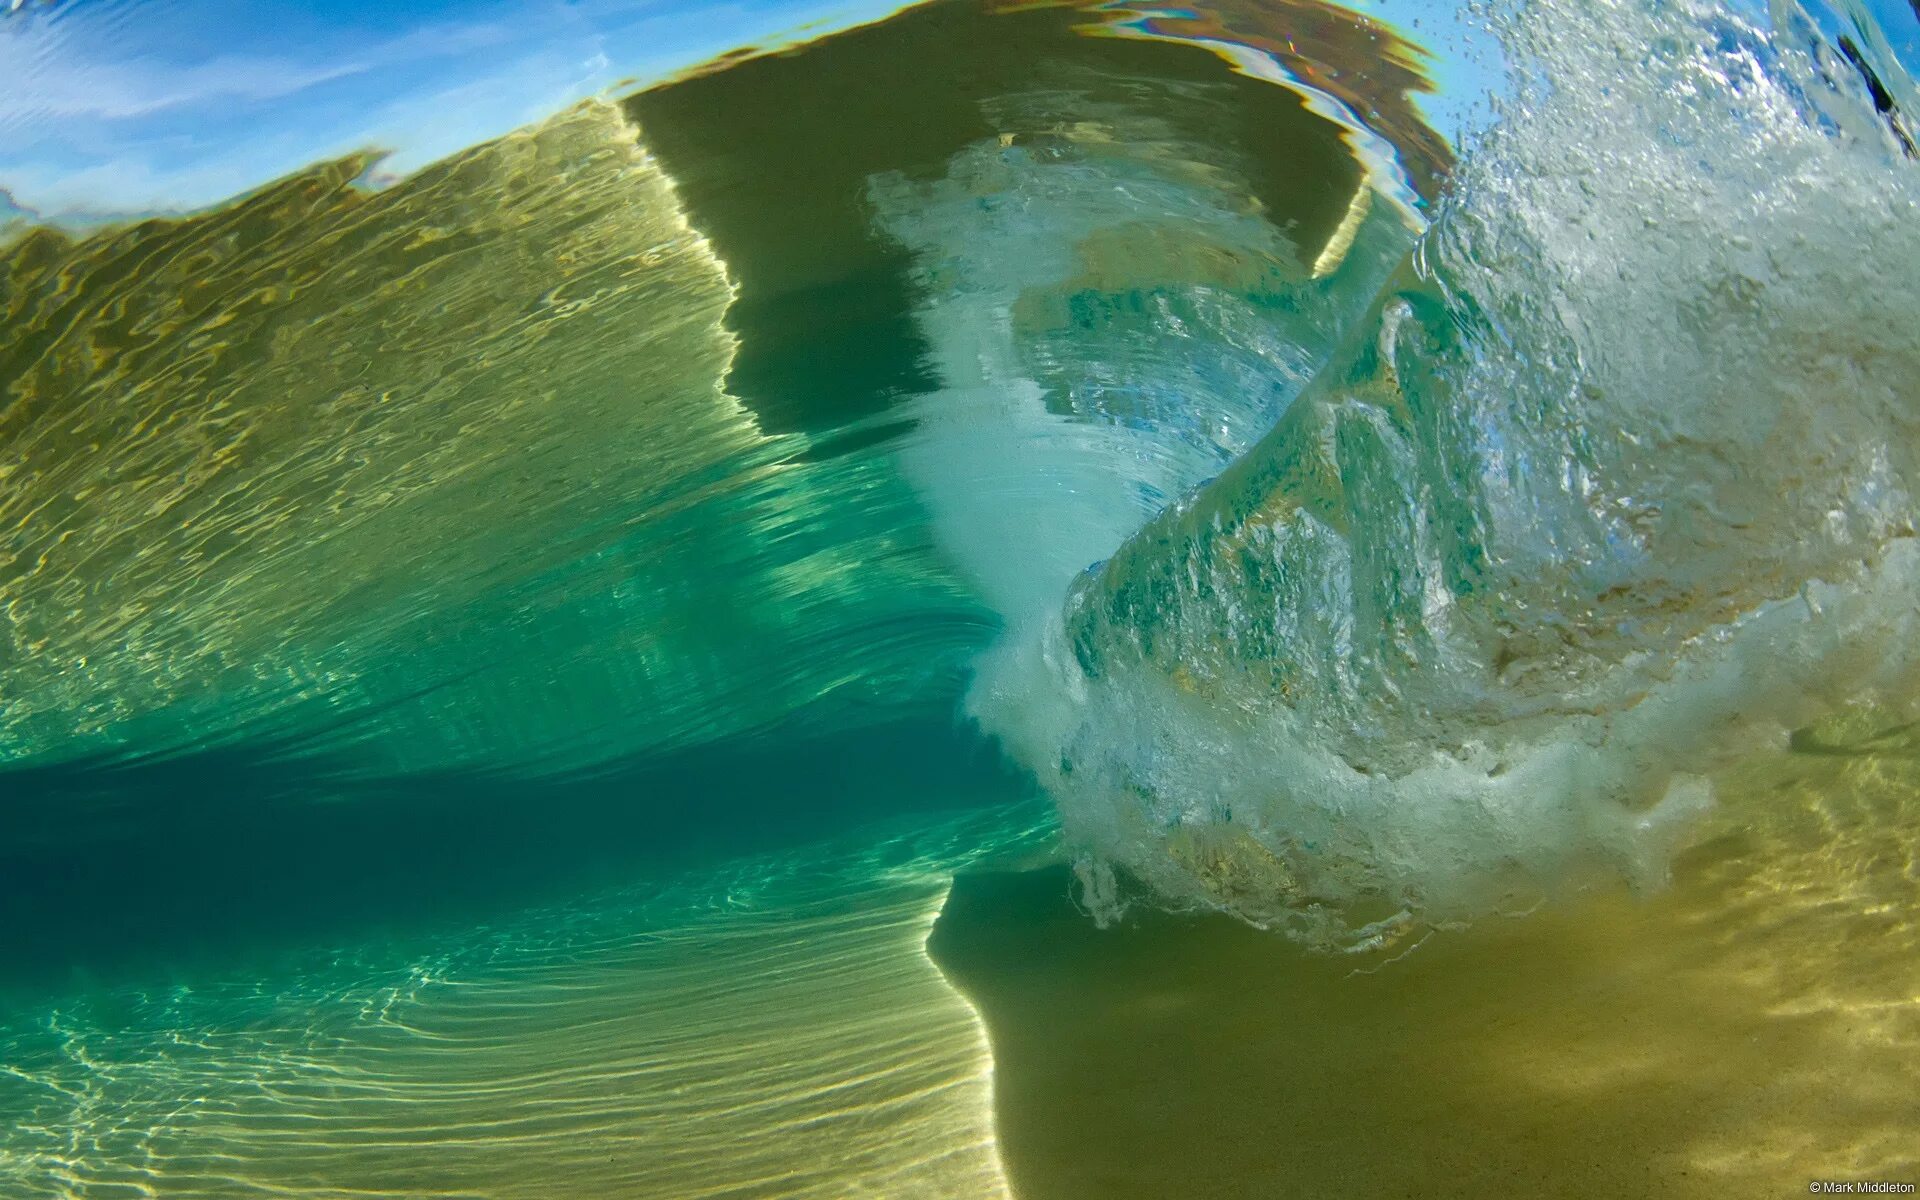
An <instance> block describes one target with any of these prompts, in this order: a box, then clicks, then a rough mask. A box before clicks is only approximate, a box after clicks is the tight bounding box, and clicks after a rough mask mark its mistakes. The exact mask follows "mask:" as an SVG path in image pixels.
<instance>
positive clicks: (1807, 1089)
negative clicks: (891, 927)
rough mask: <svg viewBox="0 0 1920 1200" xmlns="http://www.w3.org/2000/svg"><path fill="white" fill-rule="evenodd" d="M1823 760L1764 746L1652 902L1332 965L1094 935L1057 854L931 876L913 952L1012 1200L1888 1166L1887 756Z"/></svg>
mask: <svg viewBox="0 0 1920 1200" xmlns="http://www.w3.org/2000/svg"><path fill="white" fill-rule="evenodd" d="M1835 762H1836V760H1832V759H1828V760H1825V761H1815V760H1813V759H1809V758H1799V757H1798V756H1796V762H1795V764H1794V771H1795V774H1794V777H1793V778H1791V779H1789V780H1788V781H1787V782H1785V783H1777V784H1770V785H1768V787H1767V789H1766V790H1767V791H1769V792H1771V793H1772V794H1771V795H1764V796H1763V795H1759V794H1758V790H1757V789H1756V792H1755V793H1754V794H1752V796H1751V798H1752V799H1753V800H1755V801H1763V802H1764V803H1765V804H1766V805H1768V806H1769V807H1768V809H1767V810H1766V811H1765V812H1764V813H1759V812H1756V811H1755V810H1754V809H1752V808H1750V807H1749V808H1747V809H1745V810H1744V811H1737V812H1735V813H1734V814H1733V815H1732V817H1731V818H1730V819H1729V820H1728V821H1727V823H1726V825H1725V826H1724V827H1723V828H1722V829H1720V830H1719V831H1718V833H1717V836H1714V837H1712V838H1710V839H1709V840H1708V841H1706V842H1705V843H1704V844H1702V845H1700V846H1699V847H1697V848H1696V849H1695V850H1694V851H1693V852H1692V853H1690V854H1689V855H1688V856H1687V857H1686V859H1684V860H1683V861H1682V863H1681V864H1679V867H1678V872H1677V878H1676V882H1675V885H1674V887H1673V888H1672V889H1671V890H1669V891H1667V892H1664V893H1662V894H1660V895H1657V896H1654V897H1651V898H1646V899H1634V898H1631V897H1627V896H1621V895H1603V896H1590V897H1584V898H1581V899H1578V900H1576V901H1572V902H1569V903H1565V904H1562V905H1558V906H1553V907H1550V908H1548V909H1545V910H1542V911H1539V912H1535V913H1533V914H1531V915H1529V916H1526V917H1523V918H1517V919H1500V920H1490V921H1487V922H1483V923H1482V924H1481V925H1479V926H1477V927H1475V928H1472V929H1470V930H1466V931H1463V932H1454V933H1441V934H1436V935H1435V936H1433V937H1432V938H1430V939H1429V940H1428V941H1427V942H1426V943H1425V944H1423V945H1421V946H1420V947H1419V949H1418V950H1417V951H1415V952H1413V953H1411V954H1409V955H1407V956H1406V957H1404V958H1401V959H1399V960H1398V961H1394V962H1391V963H1386V964H1359V965H1360V967H1361V969H1360V970H1356V960H1355V959H1353V958H1350V957H1344V956H1327V955H1320V954H1314V953H1310V952H1306V951H1303V950H1301V949H1299V948H1297V947H1295V946H1293V945H1291V944H1289V943H1287V942H1285V941H1282V940H1281V939H1279V938H1277V937H1274V936H1270V935H1267V934H1263V933H1261V932H1259V931H1256V930H1254V929H1252V928H1250V927H1247V926H1245V925H1242V924H1240V923H1238V922H1235V921H1231V920H1228V919H1225V918H1218V917H1199V916H1169V915H1164V914H1158V915H1136V916H1134V917H1132V918H1130V919H1129V920H1128V921H1127V922H1126V923H1125V925H1124V927H1121V928H1113V929H1108V930H1101V929H1097V928H1095V927H1094V925H1093V923H1092V922H1091V921H1090V920H1089V919H1088V918H1087V917H1086V916H1085V915H1084V914H1082V913H1081V912H1080V911H1078V910H1077V908H1076V907H1075V905H1074V904H1073V902H1072V901H1071V899H1070V898H1069V887H1070V881H1069V875H1068V872H1067V870H1066V868H1064V867H1056V868H1051V869H1047V870H1042V871H1035V872H1027V873H1000V874H979V875H972V876H963V877H961V878H960V879H959V880H957V881H956V883H955V886H954V888H953V891H952V893H951V895H950V897H949V899H948V903H947V906H946V909H945V911H944V912H943V913H942V914H941V916H940V919H939V921H938V923H937V924H936V926H935V928H934V931H933V934H932V936H931V939H930V941H929V950H930V953H931V954H932V956H933V958H934V960H935V962H936V963H937V964H938V965H939V967H940V968H941V970H942V971H943V972H944V973H945V974H946V975H947V977H948V979H949V980H950V981H952V982H953V983H954V984H955V985H956V986H958V987H959V988H960V989H961V990H962V991H963V992H964V993H965V994H966V995H967V996H968V997H969V998H971V999H972V1001H973V1002H974V1004H975V1006H976V1007H977V1009H978V1010H979V1011H980V1013H981V1014H982V1017H983V1019H984V1020H985V1022H986V1024H987V1026H988V1032H989V1037H990V1040H991V1043H992V1046H993V1052H994V1060H995V1092H996V1107H997V1112H998V1126H999V1134H1000V1141H1001V1146H1002V1152H1003V1155H1004V1157H1005V1160H1006V1165H1007V1169H1008V1174H1009V1177H1010V1179H1011V1180H1012V1183H1013V1186H1014V1190H1015V1192H1016V1194H1017V1195H1019V1196H1020V1197H1022V1200H1081V1198H1084V1197H1088V1196H1101V1197H1107V1198H1111V1200H1126V1198H1129V1197H1141V1198H1145V1197H1155V1198H1160V1197H1167V1196H1180V1197H1190V1198H1195V1200H1199V1198H1208V1197H1246V1198H1253V1197H1260V1198H1266V1197H1274V1196H1286V1195H1320V1194H1352V1195H1368V1196H1384V1195H1391V1196H1400V1195H1409V1196H1411V1195H1420V1196H1440V1195H1460V1196H1467V1195H1479V1196H1484V1195H1490V1194H1528V1195H1568V1196H1589V1195H1622V1196H1651V1195H1660V1196H1691V1195H1698V1196H1708V1195H1786V1194H1790V1193H1798V1194H1803V1193H1804V1192H1805V1190H1806V1187H1807V1183H1808V1181H1809V1180H1810V1179H1816V1178H1850V1179H1860V1178H1867V1179H1890V1180H1912V1179H1915V1178H1916V1175H1920V1157H1917V1156H1916V1153H1915V1148H1916V1146H1920V1138H1916V1136H1915V1134H1916V1131H1920V1098H1916V1096H1915V1094H1914V1091H1913V1088H1912V1075H1911V1070H1912V1064H1913V1062H1914V1061H1916V1058H1915V1055H1916V1054H1917V1053H1920V1004H1916V1002H1915V1000H1914V997H1915V996H1916V995H1920V954H1916V951H1917V950H1920V934H1916V924H1915V921H1914V915H1913V914H1914V913H1915V912H1916V911H1920V905H1916V903H1915V901H1916V896H1915V887H1916V885H1917V884H1920V873H1917V872H1916V871H1915V869H1914V864H1915V861H1916V857H1915V855H1914V846H1913V836H1914V835H1913V833H1912V828H1913V825H1914V822H1913V820H1912V814H1911V811H1910V809H1911V803H1912V800H1911V798H1912V796H1913V795H1914V794H1916V793H1915V791H1914V789H1913V786H1912V785H1913V782H1914V780H1913V779H1912V778H1911V776H1912V774H1913V771H1912V764H1905V765H1902V766H1900V767H1899V768H1897V769H1889V768H1888V764H1887V763H1886V762H1885V761H1876V760H1871V759H1866V760H1862V759H1854V760H1852V761H1851V762H1850V763H1848V764H1846V765H1845V766H1836V765H1835ZM1776 803H1777V804H1778V807H1773V806H1774V805H1776ZM1730 807H1731V806H1730Z"/></svg>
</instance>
